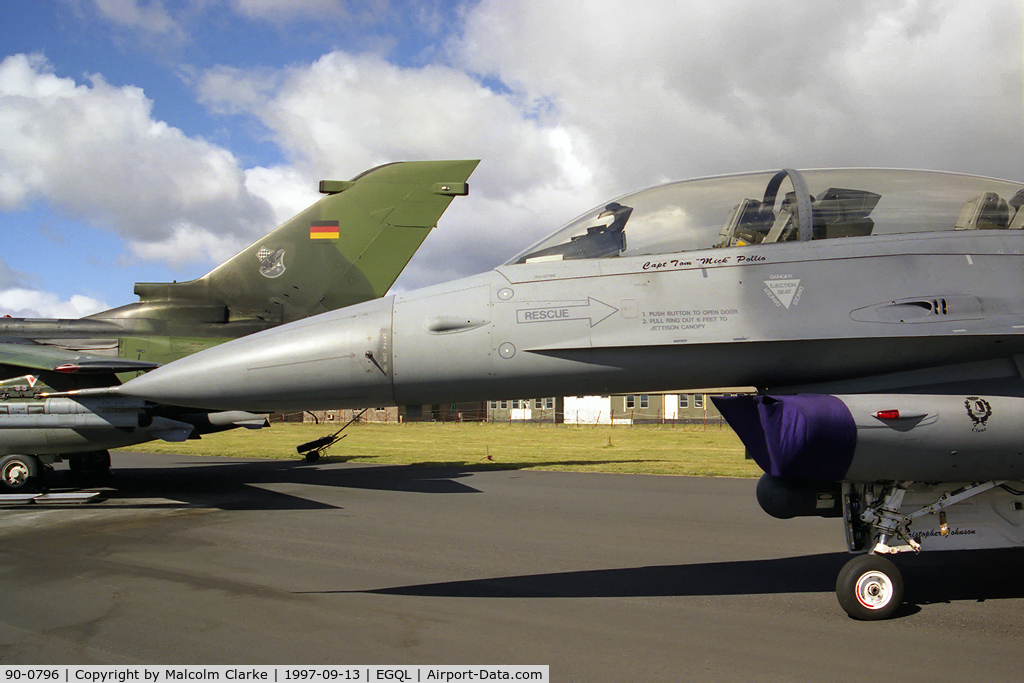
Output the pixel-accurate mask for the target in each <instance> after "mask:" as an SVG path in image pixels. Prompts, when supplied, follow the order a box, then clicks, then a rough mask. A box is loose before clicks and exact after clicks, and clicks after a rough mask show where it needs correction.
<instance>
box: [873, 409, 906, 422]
mask: <svg viewBox="0 0 1024 683" xmlns="http://www.w3.org/2000/svg"><path fill="white" fill-rule="evenodd" d="M875 417H877V418H878V419H879V420H898V419H900V411H898V410H879V411H878V412H877V413H875Z"/></svg>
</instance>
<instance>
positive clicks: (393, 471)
mask: <svg viewBox="0 0 1024 683" xmlns="http://www.w3.org/2000/svg"><path fill="white" fill-rule="evenodd" d="M469 474H470V473H469V472H465V471H459V470H453V469H448V468H417V467H410V466H371V467H336V466H334V467H332V466H330V465H329V464H326V463H325V464H321V463H306V462H302V461H291V460H260V461H245V462H231V461H229V462H223V463H221V462H190V461H181V462H176V463H174V464H173V465H172V466H169V467H130V466H129V467H115V469H114V470H113V472H112V474H111V476H110V477H108V478H105V479H104V480H102V481H90V480H82V479H80V478H78V477H75V476H74V475H72V474H71V473H70V472H67V471H64V470H56V471H54V472H51V473H50V475H49V477H48V482H49V486H50V488H51V490H59V489H65V488H79V487H83V486H84V487H88V488H92V489H97V490H100V491H102V493H103V497H104V498H105V499H107V500H111V501H117V503H118V507H132V506H133V505H132V503H131V501H138V505H137V506H138V507H146V508H151V507H180V504H176V503H174V502H173V501H180V502H181V503H184V504H190V505H195V506H201V507H213V508H219V509H222V510H306V509H308V510H315V509H338V508H339V507H340V506H338V505H332V504H329V503H324V502H320V501H316V500H310V499H307V498H304V497H302V492H301V491H297V492H295V493H294V494H292V493H284V492H281V491H274V490H270V489H269V488H265V487H268V486H278V485H285V486H288V485H299V486H318V487H329V488H354V489H373V490H381V491H405V492H413V493H479V491H478V490H477V489H475V488H473V487H472V486H468V485H467V484H464V483H462V482H460V481H458V480H459V479H461V478H464V477H467V476H469ZM152 499H168V500H169V501H170V502H167V503H153V502H152Z"/></svg>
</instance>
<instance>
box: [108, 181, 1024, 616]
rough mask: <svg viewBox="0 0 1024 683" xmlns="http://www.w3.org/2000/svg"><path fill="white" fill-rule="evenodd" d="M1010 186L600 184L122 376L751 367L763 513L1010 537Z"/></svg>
mask: <svg viewBox="0 0 1024 683" xmlns="http://www.w3.org/2000/svg"><path fill="white" fill-rule="evenodd" d="M1022 188H1024V184H1022V183H1020V182H1010V181H1004V180H995V179H991V178H981V177H975V176H968V175H960V174H953V173H940V172H928V171H908V170H879V169H846V170H842V169H836V170H814V171H805V172H798V171H796V170H791V169H785V170H782V171H779V172H762V173H750V174H741V175H730V176H723V177H714V178H703V179H696V180H690V181H684V182H675V183H669V184H665V185H660V186H657V187H653V188H650V189H646V190H643V191H640V192H636V193H633V194H629V195H626V196H623V197H619V198H618V199H615V200H614V201H611V202H606V203H602V204H601V205H600V206H598V207H596V208H594V209H593V210H591V211H588V212H586V213H584V214H583V215H581V216H580V217H578V218H576V219H574V220H572V221H570V222H569V223H568V224H567V225H565V226H564V227H563V228H561V229H559V230H557V231H556V232H555V233H554V234H552V235H551V236H550V237H548V238H547V239H545V240H543V241H541V242H540V243H538V244H535V245H533V246H531V247H529V248H528V249H526V250H525V251H523V252H522V253H520V254H519V255H517V256H515V257H513V258H512V259H510V260H509V261H508V262H507V263H505V264H504V265H501V266H499V267H497V268H495V269H494V270H492V271H490V272H486V273H483V274H480V275H476V276H473V277H469V278H465V279H461V280H457V281H455V282H450V283H447V284H443V285H438V286H433V287H428V288H426V289H421V290H418V291H412V292H408V293H404V294H399V295H397V296H390V297H387V298H384V299H380V300H376V301H370V302H366V303H362V304H359V305H356V306H352V307H349V308H345V309H341V310H337V311H333V312H330V313H325V314H323V315H319V316H315V317H312V318H308V319H306V320H302V321H299V322H295V323H291V324H289V325H285V326H282V327H280V328H277V329H275V330H271V331H268V332H263V333H260V334H257V335H253V336H252V337H247V338H245V339H241V340H239V341H235V342H231V343H229V344H225V345H224V346H221V347H218V348H215V349H211V350H208V351H203V352H202V353H198V354H196V355H194V356H191V357H189V358H187V359H184V360H182V361H178V362H176V363H171V364H169V365H167V366H164V367H162V368H159V369H157V370H155V371H153V372H151V373H149V374H147V375H144V376H142V377H140V378H138V379H135V380H132V381H130V382H128V383H127V384H125V385H124V386H123V387H121V388H120V390H119V391H118V392H117V394H116V395H117V396H119V397H133V398H136V399H146V400H155V401H160V402H163V403H171V404H175V405H187V406H196V407H202V408H205V409H211V410H229V409H230V410H251V411H265V410H271V409H278V410H282V409H283V410H298V409H314V408H327V407H344V406H350V407H358V406H369V405H384V404H399V405H402V404H417V403H442V402H454V401H466V400H486V399H490V398H494V397H501V396H551V395H556V394H557V395H563V394H609V393H646V392H656V391H680V390H686V389H694V388H699V387H705V386H753V387H757V389H758V394H757V395H754V396H746V397H732V398H728V399H724V398H723V399H719V400H718V401H717V402H718V404H719V405H720V407H721V409H722V411H723V413H724V414H725V416H726V418H727V419H728V421H729V423H730V424H731V425H732V426H733V427H734V428H735V430H736V431H737V433H738V434H739V435H740V437H741V438H742V440H743V441H744V443H745V444H746V446H747V449H748V450H749V452H750V453H751V454H752V456H753V457H754V459H755V460H756V461H757V462H758V464H759V465H760V466H761V467H762V468H763V469H764V471H765V475H764V476H763V477H762V479H761V481H760V482H759V485H758V499H759V501H760V502H761V505H762V507H763V508H764V509H765V510H766V511H767V512H768V513H769V514H772V515H775V516H777V517H783V518H788V517H795V516H801V515H821V516H825V517H833V516H834V517H837V518H842V520H843V524H844V527H845V531H846V540H847V544H848V548H849V550H850V551H851V552H853V553H856V556H855V557H854V558H853V559H852V560H851V561H850V562H849V563H848V564H847V565H846V567H844V569H843V570H842V573H841V574H840V576H839V578H838V581H837V586H836V592H837V596H838V598H839V602H840V604H841V605H842V607H843V608H844V609H845V610H846V611H847V612H848V613H849V614H850V615H851V616H852V617H854V618H857V619H866V620H867V619H881V618H885V617H887V616H890V615H891V614H892V613H893V612H894V611H895V610H896V609H897V608H898V607H899V606H900V604H901V603H902V595H903V582H902V578H901V576H900V573H899V571H898V569H897V567H896V565H895V564H894V563H893V562H892V561H890V560H889V559H887V557H886V556H887V555H890V554H894V553H904V552H908V553H919V552H921V551H924V550H927V551H931V550H954V549H971V548H993V547H1001V546H1015V545H1022V544H1024V483H1021V480H1022V479H1024V451H1022V448H1021V445H1020V444H1021V442H1022V440H1024V427H1022V425H1024V379H1022V376H1024V230H1022V228H1024V210H1022V209H1021V205H1022V204H1024V189H1022Z"/></svg>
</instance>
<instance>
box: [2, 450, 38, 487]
mask: <svg viewBox="0 0 1024 683" xmlns="http://www.w3.org/2000/svg"><path fill="white" fill-rule="evenodd" d="M41 473H42V466H41V465H40V463H39V458H37V457H35V456H34V455H7V456H4V457H3V458H0V486H2V488H3V491H4V492H5V493H35V492H36V491H37V490H39V488H40V486H41V484H42V481H43V479H42V474H41Z"/></svg>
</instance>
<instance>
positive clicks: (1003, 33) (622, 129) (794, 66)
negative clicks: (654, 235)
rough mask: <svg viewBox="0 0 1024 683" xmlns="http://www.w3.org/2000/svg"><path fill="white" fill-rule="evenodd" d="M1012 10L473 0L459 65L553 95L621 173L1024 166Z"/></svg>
mask: <svg viewBox="0 0 1024 683" xmlns="http://www.w3.org/2000/svg"><path fill="white" fill-rule="evenodd" d="M1020 25H1021V6H1020V3H1019V2H1013V1H1011V0H998V1H995V2H990V3H984V4H983V5H976V4H970V3H960V2H953V1H945V2H943V1H939V2H932V1H924V0H902V1H900V2H892V1H891V0H859V1H854V2H849V1H846V0H843V1H842V2H839V1H831V2H819V3H793V2H762V3H752V2H748V1H746V0H700V1H691V2H678V1H675V0H650V1H649V2H645V3H639V4H638V3H624V2H621V1H609V0H604V1H602V0H595V1H594V2H588V3H585V4H583V5H573V6H571V7H569V6H567V5H564V4H563V5H558V4H554V5H552V4H551V3H542V2H537V1H526V2H517V3H507V2H503V1H501V0H483V1H482V2H481V3H480V4H479V5H478V6H476V7H475V8H473V9H472V10H471V11H470V12H469V13H468V15H467V20H466V27H465V31H464V33H463V35H462V36H461V37H460V38H459V39H458V40H456V41H454V42H453V43H452V45H451V50H452V54H453V61H456V62H457V63H461V64H466V65H467V67H468V68H469V69H472V70H474V71H477V72H479V73H482V74H486V75H489V76H492V77H496V78H498V79H500V80H501V81H503V82H504V83H506V84H508V85H509V86H510V87H511V88H512V89H513V90H515V91H516V92H519V93H521V94H522V95H523V96H524V97H526V98H529V99H531V100H533V101H538V102H546V103H550V104H551V105H552V106H553V108H554V112H555V115H556V116H557V117H558V119H559V121H560V122H561V123H562V124H563V125H567V126H569V125H572V126H577V127H579V128H580V129H582V130H584V131H586V133H587V135H588V137H589V139H591V140H592V141H594V144H595V147H596V148H597V149H598V150H599V152H600V158H601V159H602V160H603V161H604V162H605V163H606V164H607V167H608V168H609V169H612V170H613V171H614V172H615V173H616V175H617V176H618V179H619V181H620V182H621V183H622V184H624V185H632V184H645V183H647V182H650V181H653V180H654V179H655V178H656V177H658V176H663V175H668V176H675V177H686V176H691V175H706V174H713V173H719V172H728V171H739V170H746V169H750V168H770V167H775V166H784V165H792V166H814V165H825V166H839V165H910V166H922V165H924V166H931V167H941V168H948V169H951V170H962V171H967V172H980V173H987V174H994V175H1010V176H1013V177H1019V176H1021V175H1022V173H1021V163H1020V159H1021V151H1022V147H1024V143H1022V135H1021V101H1022V98H1021V80H1022V79H1021V59H1020V55H1021V34H1020Z"/></svg>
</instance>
